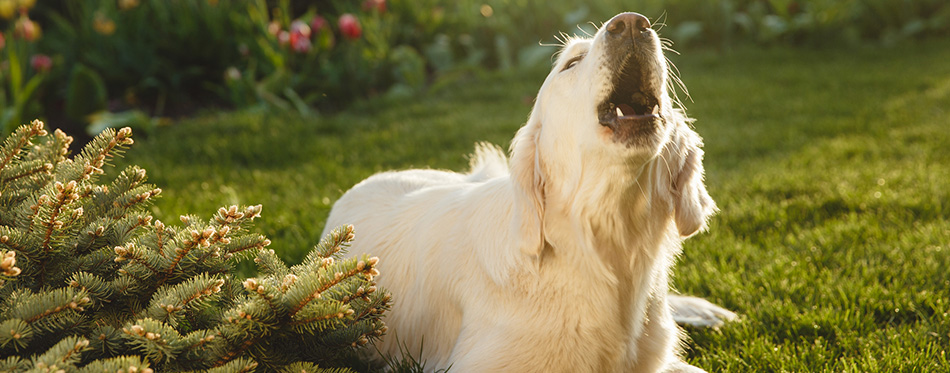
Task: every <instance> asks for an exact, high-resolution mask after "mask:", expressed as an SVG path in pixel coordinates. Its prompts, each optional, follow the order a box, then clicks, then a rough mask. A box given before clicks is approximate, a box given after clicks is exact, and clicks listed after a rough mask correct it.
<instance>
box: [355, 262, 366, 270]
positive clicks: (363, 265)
mask: <svg viewBox="0 0 950 373" xmlns="http://www.w3.org/2000/svg"><path fill="white" fill-rule="evenodd" d="M364 268H366V262H364V261H362V260H360V261H359V262H357V263H356V270H357V271H362V270H363V269H364Z"/></svg>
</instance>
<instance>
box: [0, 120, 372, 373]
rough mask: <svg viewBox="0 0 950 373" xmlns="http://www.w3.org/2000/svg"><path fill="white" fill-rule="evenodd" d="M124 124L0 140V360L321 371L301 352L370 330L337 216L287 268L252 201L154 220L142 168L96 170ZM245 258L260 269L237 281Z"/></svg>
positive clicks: (364, 295)
mask: <svg viewBox="0 0 950 373" xmlns="http://www.w3.org/2000/svg"><path fill="white" fill-rule="evenodd" d="M130 134H131V132H130V131H129V130H127V129H122V130H119V131H114V130H109V131H106V132H104V133H103V134H101V135H100V136H97V137H96V138H95V139H93V141H91V142H90V143H89V144H87V145H86V146H85V147H84V148H83V150H82V152H81V154H80V155H78V156H76V157H73V158H68V157H67V151H68V145H69V143H70V142H71V141H72V139H71V138H69V137H68V136H66V135H65V134H64V133H62V132H61V131H56V132H54V133H53V135H52V136H49V134H47V133H46V131H45V130H42V124H41V123H39V122H34V125H33V126H32V127H31V126H24V127H22V128H21V129H20V130H19V132H17V133H16V136H13V137H10V138H8V139H7V140H5V142H4V143H3V144H2V145H0V164H2V167H0V355H2V356H7V355H8V354H16V356H15V357H11V358H0V371H5V370H15V371H29V370H35V371H45V370H53V371H56V370H63V371H80V372H82V371H86V372H90V371H120V370H121V371H129V372H131V371H136V372H151V371H152V369H154V370H156V371H183V370H200V371H218V372H229V371H250V370H254V369H256V370H259V371H267V372H271V371H284V370H286V369H288V368H294V369H296V368H299V370H305V371H331V372H336V371H338V370H321V369H319V367H318V366H317V365H316V363H321V364H322V363H324V362H334V361H339V360H337V359H339V358H340V356H342V355H343V352H344V351H351V347H354V346H360V345H363V344H365V343H368V341H371V340H373V339H374V338H378V337H379V336H381V335H382V334H384V333H385V331H386V327H385V325H384V324H383V322H382V321H381V320H380V317H381V315H382V314H383V312H384V311H386V310H388V309H389V305H390V304H391V299H390V297H389V296H388V294H382V293H383V291H381V290H379V289H377V288H376V284H375V282H374V277H375V276H376V275H378V274H379V272H378V270H376V268H375V267H376V263H377V259H376V258H372V257H369V256H365V255H364V256H362V257H360V258H354V259H343V253H344V251H345V249H346V248H347V247H348V246H349V242H350V241H351V240H352V239H353V237H354V234H353V228H352V227H342V228H339V229H336V230H334V231H333V233H332V234H330V235H327V237H324V239H323V240H321V243H320V244H319V245H318V246H317V248H315V250H314V253H311V254H310V255H308V260H305V261H304V263H302V264H299V265H296V266H293V267H288V266H287V265H286V264H285V263H284V262H283V261H282V260H281V259H280V258H279V257H278V255H277V254H276V253H275V252H274V251H273V250H269V249H266V247H267V246H268V245H269V244H270V240H268V239H267V238H266V237H264V236H262V235H259V234H256V233H253V232H252V231H251V230H250V228H251V226H252V223H253V221H254V220H255V219H256V218H257V217H259V216H260V214H261V210H262V209H261V206H260V205H252V206H243V207H239V206H227V207H222V208H220V209H218V210H217V213H216V214H213V215H212V216H211V218H210V219H207V220H202V219H199V218H198V217H197V216H194V215H185V216H182V217H181V221H182V225H178V226H166V224H165V223H163V222H160V221H157V220H154V219H152V217H151V215H150V214H149V213H148V211H146V210H145V207H146V206H147V204H148V203H149V202H150V201H152V200H153V199H154V197H156V196H158V195H159V194H160V193H161V189H158V188H156V187H155V186H153V185H149V184H147V183H146V173H145V171H144V170H141V169H139V168H137V167H134V166H132V167H129V168H127V169H125V170H124V171H123V172H121V173H120V174H119V175H118V176H116V177H115V179H114V180H112V181H111V182H107V183H105V184H104V185H100V184H98V182H97V181H96V180H95V179H96V178H97V177H98V175H102V174H103V170H102V169H103V168H104V167H105V166H106V165H108V163H109V160H110V159H112V157H114V156H117V155H120V154H121V152H122V151H123V150H124V149H125V148H126V147H127V146H128V145H130V144H131V139H130V138H129V135H130ZM38 136H39V138H38V139H36V138H37V137H38ZM34 139H36V140H37V141H36V143H37V144H36V145H33V141H34ZM246 258H254V261H255V263H257V266H258V267H259V268H260V269H261V274H260V276H259V277H254V278H251V279H247V280H244V279H236V278H235V277H234V273H233V269H234V267H235V265H236V263H237V262H238V261H240V260H242V259H246ZM288 347H293V348H288ZM129 355H138V356H141V357H144V358H139V357H135V356H129ZM302 360H306V361H307V362H306V363H303V362H302ZM295 362H301V363H300V364H295V365H294V363H295ZM341 371H345V370H341Z"/></svg>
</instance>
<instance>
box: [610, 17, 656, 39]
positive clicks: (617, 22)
mask: <svg viewBox="0 0 950 373" xmlns="http://www.w3.org/2000/svg"><path fill="white" fill-rule="evenodd" d="M606 27H607V32H609V33H611V34H613V35H617V36H620V35H622V34H623V33H624V32H625V31H626V30H630V35H631V36H636V35H637V34H636V33H635V32H636V31H646V29H648V28H650V20H648V19H647V17H644V16H643V15H642V14H640V13H633V12H627V13H620V14H618V15H616V16H614V18H612V19H611V20H610V21H608V22H607V26H606Z"/></svg>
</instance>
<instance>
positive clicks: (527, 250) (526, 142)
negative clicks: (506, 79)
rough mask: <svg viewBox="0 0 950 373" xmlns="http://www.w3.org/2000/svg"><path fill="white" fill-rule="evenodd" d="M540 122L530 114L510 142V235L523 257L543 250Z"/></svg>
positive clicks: (539, 254) (543, 180)
mask: <svg viewBox="0 0 950 373" xmlns="http://www.w3.org/2000/svg"><path fill="white" fill-rule="evenodd" d="M540 135H541V121H540V120H539V119H537V118H536V117H535V116H534V115H532V116H531V117H530V118H529V119H528V123H527V124H525V125H524V127H521V129H519V130H518V133H517V134H515V138H514V140H512V142H511V164H510V167H511V180H512V184H513V187H514V189H515V203H514V206H512V209H513V211H514V216H513V218H514V219H512V222H511V224H512V226H511V230H512V234H513V235H514V237H519V238H520V239H519V240H518V241H519V246H520V248H521V251H522V252H523V253H524V254H527V255H529V256H533V257H535V258H540V256H541V249H542V248H543V247H544V182H545V177H544V173H543V170H542V168H541V163H540V159H539V157H538V137H539V136H540Z"/></svg>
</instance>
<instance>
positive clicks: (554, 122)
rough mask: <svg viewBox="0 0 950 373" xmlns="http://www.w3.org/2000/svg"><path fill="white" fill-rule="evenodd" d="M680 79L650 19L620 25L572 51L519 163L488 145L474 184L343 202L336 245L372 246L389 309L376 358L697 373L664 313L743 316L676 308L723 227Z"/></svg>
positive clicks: (454, 182)
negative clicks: (678, 265)
mask: <svg viewBox="0 0 950 373" xmlns="http://www.w3.org/2000/svg"><path fill="white" fill-rule="evenodd" d="M671 79H672V78H671V77H670V74H669V72H668V64H667V61H666V59H665V57H664V55H663V48H662V44H661V40H660V39H659V37H658V36H657V34H656V32H655V31H654V30H653V29H651V25H650V22H649V20H647V18H646V17H644V16H642V15H640V14H637V13H622V14H619V15H617V16H615V17H613V18H612V19H610V20H609V21H608V22H606V23H605V24H604V25H603V26H602V27H601V28H600V29H599V30H598V31H597V32H596V33H595V34H594V35H593V37H590V38H571V39H569V40H566V41H565V45H564V46H563V48H562V50H561V52H560V55H559V57H558V58H557V59H556V62H555V63H554V66H553V69H552V70H551V72H550V74H549V75H548V76H547V78H546V79H545V80H544V83H543V84H542V86H541V89H540V91H539V93H538V96H537V98H536V100H535V103H534V107H533V109H532V111H531V114H530V117H529V119H528V121H527V123H526V124H525V125H524V126H523V127H522V128H521V129H519V130H518V131H517V133H516V134H515V137H514V139H513V141H512V144H511V146H510V149H509V151H510V156H509V155H506V154H505V153H504V152H503V151H502V150H501V149H500V148H498V147H497V146H493V145H488V144H478V145H476V150H475V153H474V155H473V157H472V160H471V164H472V165H471V170H470V171H469V172H468V173H464V174H463V173H455V172H449V171H439V170H430V169H416V170H408V171H399V172H392V171H390V172H383V173H379V174H376V175H373V176H371V177H369V178H368V179H366V180H364V181H362V182H360V183H359V184H357V185H356V186H354V187H353V188H352V189H350V190H349V191H347V192H346V193H345V194H344V195H343V196H342V197H341V198H340V199H339V200H338V201H337V202H336V203H335V204H334V206H333V208H332V210H331V213H330V216H329V217H328V221H327V227H328V228H327V230H329V229H330V228H332V227H335V226H339V225H344V224H353V225H354V226H355V227H356V231H357V233H362V234H360V237H359V238H357V239H356V240H355V241H354V244H353V249H355V250H357V251H359V252H370V253H373V254H374V255H377V256H378V257H379V258H380V261H379V264H378V266H379V270H380V271H381V273H382V274H381V275H380V276H379V277H378V281H379V284H380V285H381V286H382V287H383V288H385V289H387V290H388V291H389V292H391V294H392V296H393V299H394V300H395V302H396V304H395V306H394V307H393V309H392V310H391V311H390V312H389V314H388V316H387V319H386V323H387V325H388V327H389V330H390V333H389V334H390V336H388V337H387V338H384V339H382V340H381V341H380V342H379V343H378V345H377V349H378V350H379V351H380V352H381V353H382V354H383V355H393V354H395V356H397V357H398V356H399V355H400V353H401V351H403V350H402V349H403V348H408V349H409V350H414V349H415V348H422V351H421V352H420V355H421V356H416V357H415V358H416V359H417V360H418V361H424V362H425V364H426V365H425V366H426V369H431V370H436V369H443V368H448V367H451V370H452V371H457V372H656V371H684V372H686V371H702V370H701V369H699V368H697V367H694V366H691V365H688V364H686V363H685V362H684V361H683V360H682V358H681V357H680V355H679V353H680V343H681V342H680V338H681V331H680V329H679V328H678V327H677V325H676V322H675V321H674V316H673V312H672V311H671V305H670V301H671V300H673V301H675V302H676V304H674V305H673V306H674V307H677V308H679V312H678V313H679V314H680V315H681V316H682V319H683V320H684V321H687V322H693V323H696V324H699V325H715V324H716V323H718V322H720V320H721V319H730V318H732V317H734V314H732V313H731V312H729V311H727V310H725V309H722V308H720V307H718V306H715V305H713V304H712V303H709V302H706V301H705V300H702V299H699V298H691V297H678V296H670V295H669V294H668V292H669V291H670V286H669V284H668V279H669V274H670V269H671V266H672V265H673V263H674V260H675V258H676V256H677V255H678V254H679V253H680V251H681V245H680V244H681V241H682V240H683V239H685V238H687V237H689V236H692V235H694V234H695V233H697V232H700V231H702V230H704V229H705V228H706V222H707V219H708V218H709V217H710V216H711V215H712V214H713V213H715V212H716V211H717V208H716V205H715V202H714V201H713V199H712V198H711V197H710V196H709V193H708V192H707V190H706V187H705V185H704V182H703V180H704V176H703V173H704V169H703V164H702V158H703V151H702V149H701V146H702V140H701V138H700V137H699V135H698V134H697V133H696V132H695V131H694V130H693V129H692V128H691V120H690V119H688V118H687V117H686V115H685V113H684V112H683V111H682V110H681V109H679V108H678V105H677V104H676V103H674V99H673V98H674V96H673V95H672V93H671V91H672V89H671V86H670V80H671ZM325 233H326V232H325ZM423 346H424V347H423Z"/></svg>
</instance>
